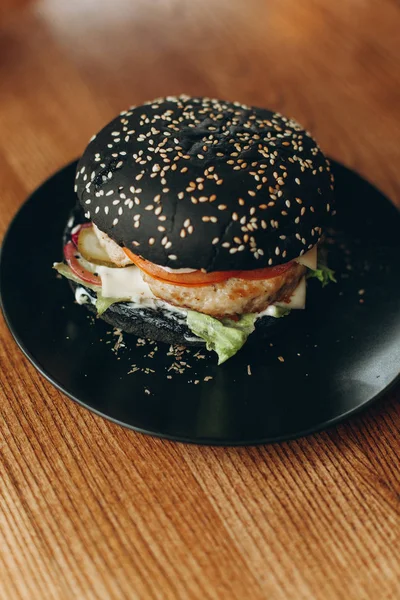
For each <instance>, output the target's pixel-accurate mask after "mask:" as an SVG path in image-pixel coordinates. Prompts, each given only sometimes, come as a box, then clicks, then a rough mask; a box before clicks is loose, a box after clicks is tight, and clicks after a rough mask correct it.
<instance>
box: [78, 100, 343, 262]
mask: <svg viewBox="0 0 400 600" xmlns="http://www.w3.org/2000/svg"><path fill="white" fill-rule="evenodd" d="M75 189H76V191H77V193H78V196H79V199H80V202H81V204H82V207H83V208H84V210H85V213H86V217H87V218H88V219H91V220H92V221H93V222H94V223H95V224H96V225H97V226H98V227H99V228H100V229H101V230H102V231H104V232H105V233H107V234H108V235H109V236H110V237H111V238H113V239H114V240H115V241H116V242H117V243H119V244H120V245H121V246H126V247H127V248H129V249H131V250H132V251H133V252H135V253H136V254H139V255H141V256H143V257H144V258H146V259H148V260H150V261H152V262H154V263H156V264H159V265H162V266H168V267H170V268H173V269H178V268H183V267H187V268H193V269H201V268H202V269H205V270H206V271H220V270H229V269H244V270H249V269H255V268H262V267H267V266H274V265H277V264H280V263H283V262H288V261H289V260H291V259H293V258H296V257H297V256H299V255H301V254H304V253H305V252H306V251H307V250H308V249H310V248H312V247H313V246H314V245H315V244H316V243H317V242H318V240H319V239H320V237H321V235H322V234H323V232H324V229H325V228H326V227H327V225H328V224H329V221H330V217H331V214H332V212H333V177H332V174H331V171H330V165H329V162H328V160H327V159H326V158H325V156H324V155H323V154H322V152H321V151H320V149H319V148H318V146H317V144H316V142H315V141H314V140H313V138H312V137H311V136H310V135H309V134H308V133H307V132H306V131H304V130H303V129H302V128H301V126H300V125H299V124H298V123H296V122H295V121H293V120H291V119H288V118H286V117H284V116H282V115H280V114H279V113H273V112H271V111H269V110H265V109H262V108H256V107H248V106H245V105H242V104H239V103H236V102H235V103H231V102H225V101H222V100H212V99H209V98H190V97H188V96H180V97H167V98H161V99H158V100H155V101H153V102H149V103H147V104H144V105H142V106H138V107H132V108H130V109H129V110H127V111H124V112H122V113H121V114H120V115H119V116H118V117H117V118H116V119H114V120H113V121H111V123H109V124H108V125H106V127H104V129H102V130H101V131H100V132H99V133H98V134H97V136H94V137H93V138H92V140H91V141H90V143H89V145H88V147H87V149H86V150H85V153H84V154H83V156H82V158H81V160H80V162H79V164H78V168H77V175H76V186H75Z"/></svg>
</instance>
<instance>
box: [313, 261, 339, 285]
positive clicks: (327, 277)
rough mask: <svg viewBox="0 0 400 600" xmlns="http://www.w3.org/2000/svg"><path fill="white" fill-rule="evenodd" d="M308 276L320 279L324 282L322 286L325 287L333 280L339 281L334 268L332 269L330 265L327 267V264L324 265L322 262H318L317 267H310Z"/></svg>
mask: <svg viewBox="0 0 400 600" xmlns="http://www.w3.org/2000/svg"><path fill="white" fill-rule="evenodd" d="M306 277H307V279H309V278H312V277H315V278H316V279H318V281H320V282H321V283H322V287H325V286H326V285H328V283H330V282H331V281H333V282H334V283H337V281H336V278H335V271H332V269H330V268H329V267H327V266H326V265H324V264H322V263H318V265H317V268H316V269H310V268H309V267H308V271H307V275H306Z"/></svg>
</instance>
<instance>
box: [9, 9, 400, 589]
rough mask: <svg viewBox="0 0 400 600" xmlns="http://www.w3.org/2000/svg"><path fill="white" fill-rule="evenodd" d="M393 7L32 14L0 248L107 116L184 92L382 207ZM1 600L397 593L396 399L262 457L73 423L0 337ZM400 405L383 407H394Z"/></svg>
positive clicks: (392, 85) (28, 13)
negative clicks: (206, 98)
mask: <svg viewBox="0 0 400 600" xmlns="http://www.w3.org/2000/svg"><path fill="white" fill-rule="evenodd" d="M399 21H400V7H399V4H398V3H397V2H395V0H380V2H376V1H375V0H347V1H346V0H339V1H338V2H335V3H334V2H330V1H329V0H325V1H324V0H303V1H302V2H299V0H284V1H283V0H270V1H266V0H246V1H244V0H243V1H240V0H219V1H218V2H216V1H215V0H186V1H185V0H181V1H179V0H158V1H156V0H154V1H153V2H149V1H146V0H109V1H106V0H104V1H103V0H68V2H66V1H65V0H47V1H43V2H39V3H37V4H31V5H30V6H29V7H28V8H27V9H26V10H25V11H23V12H19V13H15V14H14V15H12V16H11V17H10V19H9V20H8V21H7V22H4V19H3V26H2V29H1V30H0V160H1V164H0V175H1V201H0V202H1V212H0V235H2V234H3V233H4V232H5V230H6V227H7V225H8V223H9V221H10V219H11V217H12V215H13V214H14V213H15V211H16V210H17V209H18V207H19V206H20V205H21V204H22V202H23V201H24V199H25V198H26V196H27V195H28V194H29V192H31V191H32V190H33V189H34V188H35V187H36V186H38V185H39V184H40V183H41V182H42V181H43V180H44V179H45V178H46V177H48V176H49V175H50V174H51V173H53V172H54V171H55V170H57V169H58V168H60V167H62V166H63V165H64V164H65V163H67V162H68V161H70V160H71V159H73V158H74V157H76V156H77V155H79V154H80V152H81V151H82V150H83V148H84V146H85V144H86V142H87V140H88V139H89V137H90V136H91V135H92V133H93V132H95V131H96V130H98V129H99V128H100V127H101V126H102V125H103V124H104V123H105V122H106V121H107V120H109V119H111V118H112V117H113V116H114V114H115V113H117V111H119V110H121V109H123V108H125V107H126V106H127V105H129V104H132V103H140V102H142V101H144V100H146V99H151V98H152V97H156V96H160V95H165V94H170V93H172V94H175V93H180V92H186V93H188V94H193V95H194V94H198V95H212V96H217V97H222V98H228V99H229V98H232V99H237V100H240V101H244V102H247V103H251V104H259V105H264V106H269V107H271V108H274V109H278V110H280V111H281V112H284V113H287V114H289V115H292V116H294V117H295V118H297V119H298V120H299V121H300V122H301V123H303V124H304V125H305V126H306V127H307V128H309V129H310V130H312V131H313V133H314V134H315V136H316V137H317V138H318V140H319V141H320V144H321V146H322V147H323V148H324V150H325V151H326V153H327V154H329V155H330V156H332V157H333V158H335V159H337V160H339V161H341V162H342V163H344V164H345V165H347V166H350V167H352V168H355V169H356V170H358V171H359V172H360V173H361V174H363V175H364V176H365V177H367V178H368V179H369V180H371V181H372V182H373V183H375V184H376V185H377V186H378V187H379V188H381V189H382V190H383V191H384V192H385V193H386V194H387V195H388V196H389V197H391V199H392V200H393V201H394V202H396V203H397V204H400V177H399V174H398V170H399V164H400V95H399V89H400V44H399V35H398V30H399ZM0 337H1V343H0V399H1V419H0V442H1V492H0V502H1V507H0V519H1V521H0V530H1V534H0V535H1V543H0V597H1V598H2V599H4V600H10V599H11V600H14V599H17V598H18V599H19V598H24V599H25V598H26V599H27V600H39V599H40V600H42V599H46V600H49V599H53V598H56V599H70V598H77V599H85V600H86V599H97V598H101V599H109V598H112V599H116V598H118V599H119V598H129V599H150V598H151V599H153V598H157V599H170V598H171V599H178V598H179V599H187V598H196V599H197V598H199V599H208V598H210V599H214V598H223V599H229V600H231V599H234V598H238V599H241V600H243V599H251V600H258V599H267V598H268V599H271V600H275V599H276V600H281V599H282V600H288V599H289V600H291V599H293V600H301V599H305V600H310V599H313V598H315V599H321V600H327V599H328V600H329V599H343V598H346V600H351V599H356V600H361V599H364V598H371V599H378V598H379V599H380V600H383V599H389V598H393V599H394V598H399V597H400V596H399V595H400V567H399V528H400V527H399V498H400V469H399V458H400V456H399V454H400V440H399V427H400V413H399V407H398V402H397V401H398V399H399V393H398V392H399V389H397V393H396V392H392V393H391V394H390V395H388V396H387V397H386V398H384V399H383V400H380V401H379V402H378V403H377V404H376V405H374V406H372V407H371V408H369V409H368V410H367V411H366V412H364V413H363V414H361V415H360V416H358V417H355V418H353V419H351V420H350V421H349V422H347V423H346V424H344V425H341V426H339V427H336V428H332V429H330V430H329V431H327V432H325V433H322V434H319V435H314V436H310V437H308V438H307V439H301V440H298V441H294V442H290V443H285V444H280V445H272V446H267V447H258V448H248V449H247V448H241V449H224V448H205V447H194V446H185V445H179V444H174V443H169V442H165V441H161V440H157V439H152V438H150V437H144V436H142V435H139V434H135V433H133V432H131V431H128V430H124V429H122V428H120V427H117V426H115V425H113V424H111V423H109V422H107V421H105V420H103V419H101V418H99V417H96V416H94V415H93V414H91V413H89V412H87V411H85V410H84V409H83V408H80V407H79V406H77V405H76V404H74V403H73V402H71V401H70V400H68V399H67V398H65V397H64V396H63V395H62V394H61V393H59V392H58V391H57V390H56V389H54V388H53V387H52V386H51V385H50V384H49V383H47V381H45V380H44V379H43V378H42V377H41V376H40V375H39V374H38V373H37V372H36V371H35V369H34V368H33V367H32V366H31V365H30V364H29V363H28V361H27V360H26V359H25V358H24V357H23V356H22V354H21V352H20V351H19V350H18V349H17V347H16V345H15V343H14V342H13V340H12V338H11V335H10V334H9V332H8V330H7V329H6V327H5V325H4V322H3V321H1V326H0ZM396 399H397V401H396Z"/></svg>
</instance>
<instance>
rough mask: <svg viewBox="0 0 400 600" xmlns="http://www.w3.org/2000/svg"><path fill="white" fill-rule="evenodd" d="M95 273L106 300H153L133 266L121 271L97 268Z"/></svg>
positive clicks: (152, 295)
mask: <svg viewBox="0 0 400 600" xmlns="http://www.w3.org/2000/svg"><path fill="white" fill-rule="evenodd" d="M96 273H97V274H98V275H99V276H100V278H101V287H102V294H103V296H104V297H106V298H127V299H129V300H131V301H132V302H143V301H145V300H148V299H150V298H151V299H154V298H155V296H154V294H153V292H152V291H151V289H150V287H149V285H148V284H147V283H146V282H145V281H143V277H142V273H141V271H140V269H139V268H138V267H136V266H135V265H132V266H130V267H124V268H123V269H114V268H110V267H100V266H97V267H96Z"/></svg>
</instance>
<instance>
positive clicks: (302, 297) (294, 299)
mask: <svg viewBox="0 0 400 600" xmlns="http://www.w3.org/2000/svg"><path fill="white" fill-rule="evenodd" d="M306 287H307V286H306V278H305V277H302V278H301V279H300V281H299V285H298V286H297V288H296V289H295V290H294V292H293V294H292V295H291V296H290V301H289V302H277V303H276V306H281V307H282V308H290V309H292V308H300V309H303V308H305V307H306Z"/></svg>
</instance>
